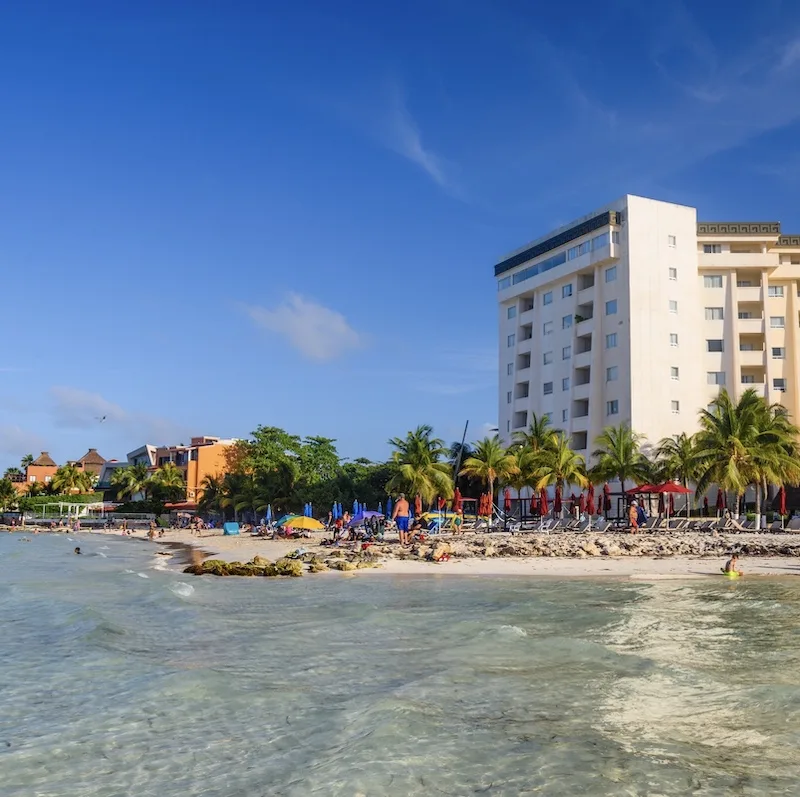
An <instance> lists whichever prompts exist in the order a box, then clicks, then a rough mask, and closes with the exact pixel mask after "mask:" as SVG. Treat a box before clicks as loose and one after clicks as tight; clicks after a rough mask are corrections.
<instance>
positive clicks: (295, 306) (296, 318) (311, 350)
mask: <svg viewBox="0 0 800 797" xmlns="http://www.w3.org/2000/svg"><path fill="white" fill-rule="evenodd" d="M244 311H245V312H246V314H247V315H248V316H249V318H250V319H251V320H252V321H253V323H255V324H256V325H257V326H259V327H261V328H262V329H265V330H267V331H268V332H271V333H273V334H275V335H278V336H279V337H282V338H284V339H285V340H286V341H287V342H288V343H289V345H290V346H292V347H293V348H295V349H296V350H297V351H299V352H300V353H301V354H302V355H303V356H304V357H307V358H308V359H310V360H317V361H320V362H324V361H326V360H334V359H336V358H338V357H341V356H342V355H343V354H345V353H346V352H348V351H351V350H353V349H359V348H362V347H363V346H364V345H365V341H364V338H363V336H362V335H361V334H359V333H358V332H357V331H356V330H355V329H353V327H352V326H350V323H349V322H348V320H347V319H346V318H345V317H344V316H343V315H342V314H341V313H339V312H338V311H336V310H332V309H331V308H329V307H325V306H324V305H321V304H319V303H317V302H315V301H313V300H312V299H306V298H304V297H302V296H300V295H299V294H296V293H292V294H290V295H289V296H288V297H287V298H286V300H285V301H284V302H283V303H282V304H280V305H278V306H277V307H275V308H272V309H267V308H266V307H259V306H255V305H246V306H244Z"/></svg>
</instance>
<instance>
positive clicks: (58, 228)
mask: <svg viewBox="0 0 800 797" xmlns="http://www.w3.org/2000/svg"><path fill="white" fill-rule="evenodd" d="M798 185H800V4H798V3H797V2H794V1H793V0H792V1H790V0H762V1H761V2H760V3H758V4H756V3H749V2H743V1H742V0H739V1H738V2H736V0H734V1H733V2H730V0H727V1H726V2H724V3H723V2H721V0H696V2H692V3H689V2H681V0H651V1H650V2H648V3H642V2H640V0H607V2H604V3H596V2H592V3H589V2H585V0H580V1H579V2H571V3H570V2H567V3H560V4H555V3H535V4H534V3H530V2H527V1H526V0H491V1H490V0H486V1H485V2H484V1H481V0H404V1H403V2H396V0H387V2H383V3H374V2H366V0H358V1H356V0H338V2H336V3H331V2H328V1H327V0H305V1H304V2H302V3H285V2H270V1H269V0H260V2H255V1H254V2H236V1H235V0H231V2H228V3H220V2H218V1H217V0H214V1H213V2H211V1H206V0H182V1H181V0H159V1H158V2H150V1H149V0H136V1H135V2H133V1H130V2H129V1H127V0H115V2H113V3H107V2H103V1H101V0H96V1H95V2H88V0H87V1H86V2H81V1H80V0H57V1H56V2H39V1H38V0H9V2H6V3H4V4H2V7H1V8H0V274H1V275H2V282H1V283H0V319H2V328H3V331H4V344H5V345H4V346H3V348H2V351H0V466H1V467H5V466H6V465H11V464H15V463H16V461H17V460H18V459H19V457H21V456H22V455H24V454H26V453H29V452H32V453H33V454H37V453H38V452H39V451H40V450H42V449H44V450H48V451H50V453H51V454H52V455H53V456H54V457H55V458H56V459H57V460H59V461H64V460H66V459H73V458H77V457H79V456H81V455H82V454H83V453H84V452H85V451H86V449H87V448H89V447H94V448H97V449H98V450H99V451H100V453H101V454H102V455H103V456H105V457H107V458H117V459H122V458H124V457H125V455H126V453H127V452H128V451H130V450H132V449H134V448H136V447H138V446H139V445H142V444H144V443H145V442H147V443H153V444H157V445H159V444H175V443H186V442H188V438H189V437H190V436H192V435H217V436H221V437H244V436H247V435H248V434H249V433H250V432H251V431H252V430H253V429H254V428H255V427H256V426H258V425H259V424H264V425H270V426H280V427H283V428H285V429H286V430H287V431H290V432H292V433H294V434H298V435H301V436H306V435H324V436H327V437H332V438H336V439H337V441H338V446H339V450H340V453H341V454H342V455H343V456H345V457H352V458H354V457H358V456H366V457H370V458H374V459H382V458H384V457H386V456H387V455H388V453H389V446H388V444H387V440H388V439H389V438H390V437H393V436H397V435H399V436H402V435H404V434H405V432H406V431H407V430H409V429H411V428H414V427H416V426H417V425H419V424H423V423H427V424H431V425H432V426H433V427H434V429H435V431H436V433H437V434H438V435H439V436H441V437H442V438H444V439H445V440H446V441H448V442H450V441H453V440H456V439H459V438H460V436H461V433H462V430H463V426H464V423H465V422H466V421H469V423H470V434H469V437H470V438H476V437H480V436H483V435H484V434H485V433H486V431H487V430H488V429H491V427H493V426H494V424H495V423H496V418H497V365H496V362H497V341H496V338H497V308H496V285H495V281H494V278H493V272H492V267H493V265H494V263H496V262H497V261H498V260H500V259H502V257H503V256H504V255H505V254H507V253H508V252H509V251H511V250H514V249H516V248H518V247H520V246H522V245H523V244H525V243H526V242H528V241H530V240H532V239H534V238H536V237H538V236H540V235H542V234H544V233H546V232H548V231H549V230H551V229H553V228H554V227H557V226H559V225H561V224H565V223H567V222H569V221H570V220H572V219H573V218H575V217H577V216H581V215H584V214H586V213H588V212H590V211H592V210H593V209H595V208H597V207H599V206H602V205H604V204H606V203H608V202H610V201H612V200H614V199H616V198H618V197H620V196H622V195H624V194H626V193H633V194H641V195H644V196H650V197H655V198H658V199H664V200H668V201H673V202H679V203H682V204H687V205H693V206H695V207H697V208H698V217H699V218H700V219H701V220H780V221H782V222H783V228H784V231H785V232H789V233H790V232H800V203H798V201H797V196H798V194H797V191H798ZM102 418H105V420H102V421H101V420H100V419H102Z"/></svg>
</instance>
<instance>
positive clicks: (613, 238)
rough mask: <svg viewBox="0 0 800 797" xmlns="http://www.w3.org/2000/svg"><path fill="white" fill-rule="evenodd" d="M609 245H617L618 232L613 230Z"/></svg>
mask: <svg viewBox="0 0 800 797" xmlns="http://www.w3.org/2000/svg"><path fill="white" fill-rule="evenodd" d="M611 243H612V244H618V243H619V230H613V231H612V232H611Z"/></svg>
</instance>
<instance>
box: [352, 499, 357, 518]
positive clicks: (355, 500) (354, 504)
mask: <svg viewBox="0 0 800 797" xmlns="http://www.w3.org/2000/svg"><path fill="white" fill-rule="evenodd" d="M353 514H354V515H357V514H358V499H357V498H356V499H354V500H353Z"/></svg>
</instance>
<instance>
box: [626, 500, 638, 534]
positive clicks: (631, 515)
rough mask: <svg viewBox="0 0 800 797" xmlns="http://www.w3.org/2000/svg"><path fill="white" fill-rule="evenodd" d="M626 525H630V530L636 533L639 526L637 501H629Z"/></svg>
mask: <svg viewBox="0 0 800 797" xmlns="http://www.w3.org/2000/svg"><path fill="white" fill-rule="evenodd" d="M628 525H630V527H631V532H633V533H634V534H636V531H637V529H638V528H639V502H638V501H631V505H630V508H629V509H628Z"/></svg>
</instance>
